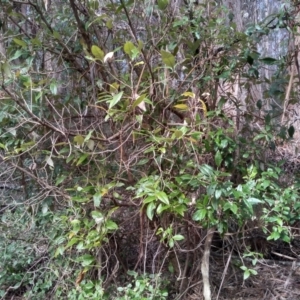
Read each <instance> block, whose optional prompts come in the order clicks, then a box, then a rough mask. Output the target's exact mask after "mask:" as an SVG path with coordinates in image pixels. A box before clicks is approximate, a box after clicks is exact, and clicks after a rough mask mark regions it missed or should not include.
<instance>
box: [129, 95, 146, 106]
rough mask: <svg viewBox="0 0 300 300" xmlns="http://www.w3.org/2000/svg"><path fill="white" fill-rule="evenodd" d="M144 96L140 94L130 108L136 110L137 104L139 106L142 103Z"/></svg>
mask: <svg viewBox="0 0 300 300" xmlns="http://www.w3.org/2000/svg"><path fill="white" fill-rule="evenodd" d="M145 97H146V94H142V95H141V96H139V97H138V98H137V99H136V100H135V101H134V102H133V104H132V108H136V107H137V106H138V105H139V104H141V103H142V102H143V100H144V99H145Z"/></svg>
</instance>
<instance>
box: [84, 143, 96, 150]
mask: <svg viewBox="0 0 300 300" xmlns="http://www.w3.org/2000/svg"><path fill="white" fill-rule="evenodd" d="M86 145H87V147H88V148H89V149H90V150H91V151H93V150H94V148H95V142H94V141H93V140H89V141H88V142H87V143H86Z"/></svg>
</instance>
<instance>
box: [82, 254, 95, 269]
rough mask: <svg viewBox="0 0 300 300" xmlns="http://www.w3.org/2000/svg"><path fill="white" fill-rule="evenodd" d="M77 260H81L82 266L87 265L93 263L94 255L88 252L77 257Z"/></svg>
mask: <svg viewBox="0 0 300 300" xmlns="http://www.w3.org/2000/svg"><path fill="white" fill-rule="evenodd" d="M78 260H80V261H81V262H82V266H83V267H86V266H89V265H91V264H93V263H94V261H95V259H94V257H93V256H92V255H90V254H85V255H82V256H81V257H79V259H78Z"/></svg>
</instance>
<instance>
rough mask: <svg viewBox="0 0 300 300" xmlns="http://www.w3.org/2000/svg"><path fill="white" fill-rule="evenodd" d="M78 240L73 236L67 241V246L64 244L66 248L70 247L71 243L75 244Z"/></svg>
mask: <svg viewBox="0 0 300 300" xmlns="http://www.w3.org/2000/svg"><path fill="white" fill-rule="evenodd" d="M78 241H79V239H78V238H76V237H73V238H72V239H71V240H70V241H69V242H68V244H67V246H66V248H70V247H72V246H73V245H75V244H76V243H77V242H78Z"/></svg>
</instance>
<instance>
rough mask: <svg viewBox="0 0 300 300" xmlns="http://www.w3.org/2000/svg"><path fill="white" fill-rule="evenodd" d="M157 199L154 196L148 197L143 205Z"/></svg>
mask: <svg viewBox="0 0 300 300" xmlns="http://www.w3.org/2000/svg"><path fill="white" fill-rule="evenodd" d="M156 199H157V198H156V197H155V196H148V197H147V198H146V199H145V200H144V201H143V203H144V204H147V203H150V202H153V201H155V200H156Z"/></svg>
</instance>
